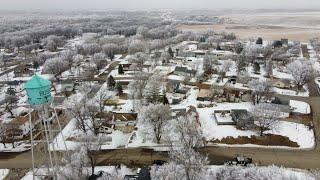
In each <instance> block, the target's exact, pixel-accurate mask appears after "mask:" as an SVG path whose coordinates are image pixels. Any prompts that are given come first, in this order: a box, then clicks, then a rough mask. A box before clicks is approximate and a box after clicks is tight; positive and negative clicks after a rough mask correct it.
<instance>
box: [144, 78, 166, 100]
mask: <svg viewBox="0 0 320 180" xmlns="http://www.w3.org/2000/svg"><path fill="white" fill-rule="evenodd" d="M162 78H163V77H162V76H161V75H160V74H158V73H155V74H153V75H152V76H151V77H150V78H149V79H148V82H147V84H146V86H145V88H144V90H143V96H144V98H145V99H147V100H148V102H150V103H153V104H156V103H159V102H160V101H161V96H160V88H161V81H162Z"/></svg>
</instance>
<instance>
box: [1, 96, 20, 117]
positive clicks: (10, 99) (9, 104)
mask: <svg viewBox="0 0 320 180" xmlns="http://www.w3.org/2000/svg"><path fill="white" fill-rule="evenodd" d="M17 103H18V97H17V95H16V92H15V91H12V92H11V93H7V94H5V97H4V101H3V106H4V110H5V111H6V112H8V113H10V116H11V117H14V114H13V112H12V111H13V109H14V108H15V107H16V106H17Z"/></svg>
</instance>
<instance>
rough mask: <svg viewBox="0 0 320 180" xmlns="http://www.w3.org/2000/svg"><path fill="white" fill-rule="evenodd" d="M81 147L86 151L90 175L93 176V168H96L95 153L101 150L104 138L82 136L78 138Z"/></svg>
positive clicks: (96, 159) (96, 157)
mask: <svg viewBox="0 0 320 180" xmlns="http://www.w3.org/2000/svg"><path fill="white" fill-rule="evenodd" d="M80 141H81V145H82V147H83V148H84V149H85V151H86V153H85V154H86V156H87V158H88V161H89V163H90V166H91V174H94V170H95V167H96V166H97V161H98V156H97V153H98V151H99V150H100V149H101V146H102V144H103V142H104V141H105V139H104V136H99V137H98V136H95V135H84V136H82V137H81V138H80Z"/></svg>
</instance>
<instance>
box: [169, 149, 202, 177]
mask: <svg viewBox="0 0 320 180" xmlns="http://www.w3.org/2000/svg"><path fill="white" fill-rule="evenodd" d="M169 154H170V159H171V160H172V161H173V162H174V163H175V164H177V165H178V166H181V169H182V170H183V177H184V178H182V179H185V180H202V179H206V171H207V170H206V167H205V166H206V165H207V164H208V161H207V158H206V157H203V156H202V155H201V154H200V153H199V152H197V151H195V150H194V149H193V148H186V147H181V148H178V149H173V150H171V151H170V152H169Z"/></svg>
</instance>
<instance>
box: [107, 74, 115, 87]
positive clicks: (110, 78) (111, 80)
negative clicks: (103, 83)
mask: <svg viewBox="0 0 320 180" xmlns="http://www.w3.org/2000/svg"><path fill="white" fill-rule="evenodd" d="M107 85H108V88H109V89H114V88H115V86H116V81H115V80H114V78H113V76H109V78H108V82H107Z"/></svg>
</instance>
